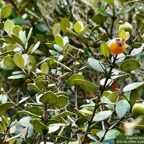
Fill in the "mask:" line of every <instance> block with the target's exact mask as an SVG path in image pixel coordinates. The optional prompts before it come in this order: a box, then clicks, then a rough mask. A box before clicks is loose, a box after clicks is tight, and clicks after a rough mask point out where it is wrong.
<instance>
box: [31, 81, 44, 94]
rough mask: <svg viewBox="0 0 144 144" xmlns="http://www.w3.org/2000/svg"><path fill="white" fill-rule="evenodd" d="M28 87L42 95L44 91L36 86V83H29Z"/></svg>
mask: <svg viewBox="0 0 144 144" xmlns="http://www.w3.org/2000/svg"><path fill="white" fill-rule="evenodd" d="M28 87H30V88H31V89H33V90H35V91H36V92H38V93H42V91H41V90H40V89H39V88H38V87H37V86H36V84H35V83H29V84H28Z"/></svg>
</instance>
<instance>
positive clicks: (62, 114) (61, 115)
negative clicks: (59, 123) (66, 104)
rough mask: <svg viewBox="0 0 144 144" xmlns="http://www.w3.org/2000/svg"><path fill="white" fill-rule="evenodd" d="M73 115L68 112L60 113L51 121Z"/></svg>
mask: <svg viewBox="0 0 144 144" xmlns="http://www.w3.org/2000/svg"><path fill="white" fill-rule="evenodd" d="M73 115H75V113H72V112H70V111H64V112H62V113H59V114H57V115H55V116H53V117H52V119H60V118H61V117H66V116H73Z"/></svg>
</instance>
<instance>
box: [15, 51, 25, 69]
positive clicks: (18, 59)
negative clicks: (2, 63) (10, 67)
mask: <svg viewBox="0 0 144 144" xmlns="http://www.w3.org/2000/svg"><path fill="white" fill-rule="evenodd" d="M13 60H14V63H15V64H16V66H17V67H19V68H24V66H25V62H24V58H23V57H22V55H21V54H19V53H16V54H15V55H14V57H13Z"/></svg>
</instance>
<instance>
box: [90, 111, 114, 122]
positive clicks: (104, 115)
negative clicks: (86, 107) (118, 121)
mask: <svg viewBox="0 0 144 144" xmlns="http://www.w3.org/2000/svg"><path fill="white" fill-rule="evenodd" d="M111 114H112V111H110V110H107V111H101V112H98V113H97V114H95V116H94V118H93V121H103V120H105V119H107V118H109V117H110V116H111Z"/></svg>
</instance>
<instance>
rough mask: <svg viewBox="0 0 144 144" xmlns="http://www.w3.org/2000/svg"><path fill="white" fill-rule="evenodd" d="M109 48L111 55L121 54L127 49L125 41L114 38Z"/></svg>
mask: <svg viewBox="0 0 144 144" xmlns="http://www.w3.org/2000/svg"><path fill="white" fill-rule="evenodd" d="M108 47H109V50H110V53H111V54H121V53H123V52H124V51H125V49H126V43H125V41H124V39H121V38H114V39H112V40H111V41H110V42H109V45H108Z"/></svg>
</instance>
